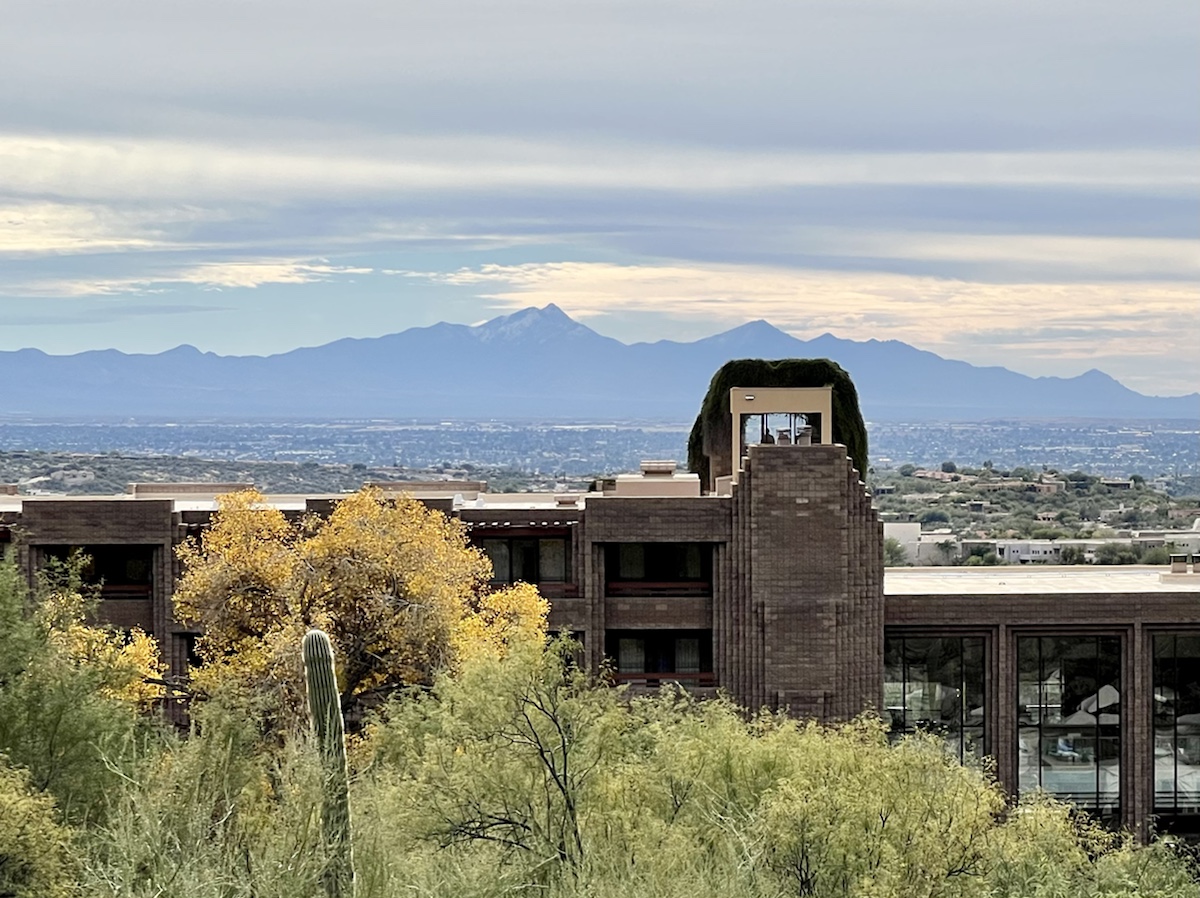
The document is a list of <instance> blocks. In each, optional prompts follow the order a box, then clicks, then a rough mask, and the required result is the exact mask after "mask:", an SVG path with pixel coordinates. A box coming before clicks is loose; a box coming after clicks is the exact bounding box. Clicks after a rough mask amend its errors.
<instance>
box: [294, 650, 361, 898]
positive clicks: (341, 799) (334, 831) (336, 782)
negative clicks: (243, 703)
mask: <svg viewBox="0 0 1200 898" xmlns="http://www.w3.org/2000/svg"><path fill="white" fill-rule="evenodd" d="M304 680H305V685H306V686H307V688H308V710H309V714H310V715H311V717H312V725H313V732H314V733H315V734H316V737H317V748H318V750H319V752H320V755H321V768H322V775H323V779H324V784H325V789H324V793H325V797H324V801H323V802H322V806H321V829H322V832H323V834H324V836H325V844H326V847H327V849H328V851H329V863H328V866H327V867H326V869H325V875H324V877H323V883H324V886H325V891H326V893H327V894H328V895H329V896H330V898H346V896H353V895H354V855H353V847H352V844H351V840H350V783H349V776H348V774H347V770H346V733H345V726H344V724H343V722H342V706H341V703H340V701H339V696H338V688H337V679H336V678H335V676H334V673H333V645H332V644H331V643H330V642H329V637H328V636H326V635H325V634H324V633H323V632H322V631H320V630H309V631H308V633H307V634H305V637H304Z"/></svg>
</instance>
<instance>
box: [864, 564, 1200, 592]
mask: <svg viewBox="0 0 1200 898" xmlns="http://www.w3.org/2000/svg"><path fill="white" fill-rule="evenodd" d="M883 591H884V594H885V595H889V596H919V595H1036V594H1039V593H1041V594H1045V593H1139V592H1141V593H1154V592H1194V593H1197V594H1200V574H1171V573H1169V572H1168V571H1167V569H1166V568H1165V567H1164V566H1161V565H1158V566H1145V567H1143V566H1141V565H1090V564H1089V565H1065V566H1061V567H1059V566H1052V565H1040V564H1039V565H1036V566H1035V565H1029V566H1025V565H1011V564H1002V565H994V566H983V567H912V568H888V569H887V570H886V571H884V575H883Z"/></svg>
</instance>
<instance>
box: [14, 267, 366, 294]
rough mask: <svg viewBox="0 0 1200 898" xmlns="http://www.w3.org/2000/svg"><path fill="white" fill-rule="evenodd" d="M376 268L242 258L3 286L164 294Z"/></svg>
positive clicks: (307, 280)
mask: <svg viewBox="0 0 1200 898" xmlns="http://www.w3.org/2000/svg"><path fill="white" fill-rule="evenodd" d="M372 271H373V269H371V268H361V267H355V266H349V265H331V264H330V263H329V262H328V261H326V260H324V259H237V260H231V261H220V262H204V263H200V264H194V265H185V266H182V267H179V268H177V269H173V270H161V271H157V272H153V273H147V274H144V275H137V276H129V277H96V276H79V277H73V278H64V277H46V278H40V279H30V280H25V281H17V282H15V283H12V284H10V285H8V286H2V285H0V293H2V294H7V295H10V296H45V297H83V296H121V295H126V294H139V295H140V294H149V293H164V292H166V291H168V290H169V289H170V288H173V287H180V286H191V287H200V288H203V289H208V290H236V289H253V288H255V287H261V286H264V285H267V284H292V285H296V284H313V283H319V282H325V281H329V280H331V279H333V278H336V277H347V276H353V275H360V274H371V273H372Z"/></svg>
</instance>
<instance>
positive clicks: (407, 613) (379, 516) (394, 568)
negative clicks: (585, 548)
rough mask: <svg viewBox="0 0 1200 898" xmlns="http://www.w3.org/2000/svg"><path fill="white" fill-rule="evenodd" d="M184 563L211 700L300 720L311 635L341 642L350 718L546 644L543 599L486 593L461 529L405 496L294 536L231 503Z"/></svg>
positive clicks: (351, 510) (240, 496)
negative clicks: (477, 665)
mask: <svg viewBox="0 0 1200 898" xmlns="http://www.w3.org/2000/svg"><path fill="white" fill-rule="evenodd" d="M179 557H180V559H181V561H183V563H184V565H185V573H184V576H183V578H182V579H181V581H180V583H179V587H178V589H177V590H176V592H175V603H176V612H177V614H178V615H179V617H180V618H181V619H184V620H189V621H193V622H196V623H197V624H199V625H200V626H201V627H202V628H203V630H204V634H205V635H204V636H203V637H202V638H201V639H200V641H199V644H198V647H197V650H198V652H199V654H200V656H201V658H202V660H203V662H204V664H203V665H202V666H201V668H200V669H199V670H197V671H195V673H194V683H195V685H196V687H197V689H198V690H199V691H200V692H201V693H203V694H211V693H213V692H215V691H217V690H218V689H220V688H221V687H222V684H227V683H229V682H231V681H232V682H237V683H240V684H242V687H244V688H250V689H254V690H259V691H263V692H266V693H270V694H271V695H272V697H273V700H274V701H275V703H276V705H278V706H282V707H290V708H298V707H299V706H300V704H301V701H302V695H303V689H302V687H301V681H302V680H301V678H302V672H301V669H300V667H301V665H300V662H299V659H298V657H297V654H296V651H295V646H296V645H297V644H299V642H300V641H301V639H302V637H303V635H304V633H305V632H307V631H308V630H309V629H312V628H317V629H322V630H325V631H326V632H327V633H328V634H329V637H330V639H331V641H332V642H333V645H334V648H335V651H336V654H337V657H338V659H339V665H340V667H339V670H338V674H339V677H340V685H341V689H342V701H343V706H344V707H347V708H354V707H355V706H359V705H361V704H362V703H364V702H365V701H368V700H370V699H372V698H374V697H377V696H379V695H382V694H386V693H387V692H389V691H391V690H394V689H396V688H398V687H402V686H405V685H413V684H429V683H431V682H432V679H433V676H434V674H435V672H436V671H438V670H441V669H447V668H453V667H454V666H455V665H456V664H458V663H459V662H460V661H461V660H462V659H463V658H465V657H468V656H469V655H470V654H471V653H473V652H476V651H479V652H484V653H489V654H495V653H498V652H503V651H505V650H507V647H508V646H510V645H512V644H515V643H518V642H521V641H523V640H540V639H541V638H542V637H543V634H544V631H545V618H546V614H547V611H548V606H547V604H546V603H545V601H544V600H543V599H541V597H540V596H538V595H537V593H536V590H534V589H533V588H532V587H529V586H524V585H522V586H516V587H513V588H511V589H505V590H498V591H495V592H489V591H488V589H487V585H486V584H487V581H488V579H489V577H490V574H491V571H490V566H489V564H488V562H487V559H486V558H485V557H484V556H483V555H482V554H481V553H480V552H479V551H478V550H476V549H474V548H472V547H471V546H470V545H469V544H468V542H467V539H466V533H465V530H464V528H463V526H462V524H461V523H460V522H457V521H454V520H451V519H449V518H447V517H446V516H445V515H443V514H441V513H440V512H436V511H430V510H428V509H426V508H425V507H424V506H423V505H421V504H420V503H419V502H417V501H416V500H414V499H412V498H411V497H408V496H401V497H398V498H395V499H385V497H384V496H383V495H382V494H381V493H379V492H377V491H372V490H365V489H364V490H361V491H359V492H357V493H354V494H352V495H349V496H347V497H345V498H344V499H342V500H341V501H339V502H338V503H337V505H336V506H335V507H334V508H333V511H332V513H331V514H330V515H329V517H328V518H326V519H320V518H316V517H308V518H306V519H304V520H303V521H301V522H300V523H299V524H292V523H291V522H289V521H288V520H287V518H286V517H285V516H284V515H283V513H282V512H280V511H279V510H278V509H275V508H272V507H269V506H267V505H266V504H265V502H264V500H263V497H262V496H261V495H260V494H258V493H256V492H254V491H251V490H247V491H243V492H239V493H233V494H231V495H228V496H223V497H221V498H220V499H219V510H218V512H217V514H216V515H215V516H214V519H213V523H212V526H211V527H210V528H209V529H208V530H207V531H206V532H205V534H204V537H203V542H201V543H196V542H190V543H187V544H185V545H184V546H182V547H181V548H180V550H179Z"/></svg>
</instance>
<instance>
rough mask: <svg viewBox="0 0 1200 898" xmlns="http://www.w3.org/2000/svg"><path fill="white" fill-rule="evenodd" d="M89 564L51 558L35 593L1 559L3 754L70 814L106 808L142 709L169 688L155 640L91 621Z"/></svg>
mask: <svg viewBox="0 0 1200 898" xmlns="http://www.w3.org/2000/svg"><path fill="white" fill-rule="evenodd" d="M85 563H86V558H85V556H83V555H81V554H79V553H75V554H73V555H71V556H70V557H69V558H68V559H66V560H65V561H52V562H51V563H50V564H48V565H47V566H46V568H45V569H44V570H43V571H42V572H41V574H40V575H39V577H38V582H37V586H36V589H35V591H34V595H33V597H32V600H31V597H30V595H29V590H28V589H27V587H26V584H25V581H24V578H23V577H22V575H21V573H20V571H19V570H18V569H17V567H16V565H14V564H12V563H11V562H4V563H0V755H5V756H7V757H8V759H9V760H10V761H12V762H13V763H15V764H18V765H20V766H22V767H24V768H25V769H26V770H27V771H28V773H29V777H28V781H29V783H30V784H31V786H32V787H33V788H34V789H36V790H38V791H46V792H51V793H53V794H54V795H55V796H56V798H57V800H58V802H57V803H58V806H59V808H60V810H61V811H62V813H63V814H64V816H66V817H67V818H68V819H70V820H77V819H83V818H89V817H96V816H98V815H101V814H102V811H103V806H104V803H105V796H106V791H107V790H108V789H109V787H110V786H111V785H112V783H113V781H114V780H116V779H119V777H120V775H121V774H120V772H119V769H118V768H119V767H120V765H121V763H123V761H124V760H125V759H126V758H127V756H128V754H129V752H130V751H131V750H132V749H131V746H130V742H131V739H130V736H131V734H133V733H134V732H135V731H136V730H137V729H138V728H139V726H141V725H142V723H143V722H144V721H143V720H142V719H141V718H140V717H139V713H138V712H139V711H143V710H145V709H146V708H147V707H149V705H150V704H152V703H153V702H154V701H156V700H157V699H158V698H160V697H161V696H162V685H161V683H162V672H163V665H162V663H161V661H160V660H159V657H158V647H157V644H156V643H155V642H154V640H153V639H152V638H150V637H149V636H146V635H145V634H144V633H142V632H141V631H139V630H134V631H133V632H132V633H130V634H128V635H126V634H124V633H121V632H120V631H117V630H115V629H114V628H111V627H100V626H94V625H90V624H88V623H86V620H87V618H88V616H89V615H90V614H91V612H93V611H94V608H95V597H94V595H90V594H89V593H88V592H87V590H86V589H85V587H84V586H83V584H82V581H81V578H80V570H81V569H82V567H83V566H84V564H85Z"/></svg>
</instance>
